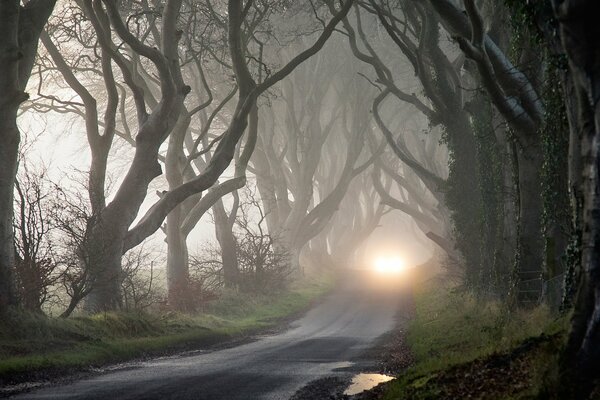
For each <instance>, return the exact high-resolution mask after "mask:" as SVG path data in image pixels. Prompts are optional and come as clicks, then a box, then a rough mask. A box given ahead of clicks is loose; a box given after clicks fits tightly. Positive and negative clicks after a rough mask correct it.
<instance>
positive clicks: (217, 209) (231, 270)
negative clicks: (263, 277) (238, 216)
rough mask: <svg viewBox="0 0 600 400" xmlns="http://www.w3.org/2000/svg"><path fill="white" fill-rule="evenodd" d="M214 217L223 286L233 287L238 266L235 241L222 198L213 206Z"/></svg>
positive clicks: (236, 279)
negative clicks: (221, 265) (221, 264)
mask: <svg viewBox="0 0 600 400" xmlns="http://www.w3.org/2000/svg"><path fill="white" fill-rule="evenodd" d="M213 214H214V218H215V233H216V236H217V241H218V242H219V246H220V247H221V261H222V262H223V281H224V283H225V287H228V288H235V287H237V286H238V284H239V268H238V259H237V242H236V240H235V236H234V235H233V232H232V227H233V225H232V224H231V223H230V222H231V221H230V217H229V216H228V215H227V212H226V211H225V206H224V205H223V200H219V201H217V202H216V203H215V205H214V206H213Z"/></svg>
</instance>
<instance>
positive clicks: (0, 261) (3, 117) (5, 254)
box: [0, 0, 55, 312]
mask: <svg viewBox="0 0 600 400" xmlns="http://www.w3.org/2000/svg"><path fill="white" fill-rule="evenodd" d="M54 4H55V0H31V1H29V2H27V3H26V4H25V5H21V2H20V0H7V1H3V2H2V3H0V34H1V37H2V41H1V42H2V43H0V312H3V311H5V310H6V309H7V307H8V306H10V305H14V304H15V303H16V297H15V291H14V276H13V269H14V263H15V247H14V236H13V207H14V206H13V202H14V185H15V177H16V174H17V164H18V155H19V142H20V133H19V128H18V126H17V113H18V110H19V106H20V105H21V103H22V102H23V101H25V100H27V97H28V96H27V93H25V87H26V85H27V82H28V81H29V77H30V75H31V69H32V67H33V61H34V58H35V56H36V53H37V47H38V41H39V36H40V33H41V31H42V29H43V27H44V25H45V24H46V21H47V20H48V18H49V17H50V14H51V13H52V9H53V8H54Z"/></svg>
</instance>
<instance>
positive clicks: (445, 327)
mask: <svg viewBox="0 0 600 400" xmlns="http://www.w3.org/2000/svg"><path fill="white" fill-rule="evenodd" d="M433 282H435V281H433ZM415 306H416V311H415V317H414V319H413V321H412V322H411V323H410V325H409V327H408V330H407V337H406V340H407V343H408V345H409V347H410V349H411V351H412V352H413V356H414V359H415V363H414V365H413V366H412V367H411V368H409V369H408V370H407V371H406V372H405V373H403V374H402V376H401V377H399V378H398V379H396V380H394V381H392V382H390V384H389V385H388V386H387V388H386V390H385V394H384V396H383V398H384V399H457V398H473V399H522V398H532V397H535V396H537V394H538V392H539V390H540V389H541V388H542V387H543V386H544V383H545V382H547V381H548V380H549V379H553V376H552V375H553V374H555V373H556V371H554V370H553V369H552V367H549V366H552V365H556V364H557V356H558V354H559V349H560V348H561V346H562V344H563V340H564V336H565V331H566V318H565V317H560V318H557V317H556V316H555V315H554V314H553V313H551V312H550V310H548V308H546V307H543V306H540V307H537V308H535V309H531V310H527V311H512V312H511V311H509V310H508V309H506V308H505V307H504V306H502V305H501V304H499V303H496V302H485V303H483V304H482V301H480V300H479V301H478V300H476V299H475V298H474V297H473V296H472V295H470V294H468V293H465V292H461V291H458V290H456V289H452V288H450V287H447V286H444V285H443V284H441V283H440V282H439V281H438V282H437V283H431V282H430V283H428V284H426V285H424V286H423V287H422V288H420V289H418V290H416V291H415Z"/></svg>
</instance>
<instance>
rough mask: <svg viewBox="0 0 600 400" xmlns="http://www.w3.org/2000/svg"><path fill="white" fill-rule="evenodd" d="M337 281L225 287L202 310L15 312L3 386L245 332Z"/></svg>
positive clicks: (1, 365) (1, 357)
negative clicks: (258, 288)
mask: <svg viewBox="0 0 600 400" xmlns="http://www.w3.org/2000/svg"><path fill="white" fill-rule="evenodd" d="M333 284H334V278H333V276H332V275H327V276H325V277H323V276H320V277H319V278H318V279H316V278H305V279H304V280H302V281H299V282H295V283H294V284H292V285H291V286H290V287H289V288H288V289H285V290H281V291H278V292H275V293H270V294H268V295H267V294H257V293H244V292H239V291H232V290H224V291H223V292H222V293H221V294H220V296H219V297H218V298H217V299H215V300H213V301H211V302H209V303H207V304H206V305H205V308H204V311H202V312H197V313H190V314H185V313H180V312H173V311H163V312H158V311H155V312H144V311H133V312H117V311H115V312H105V313H98V314H94V315H87V316H74V317H70V318H49V317H46V316H44V315H42V314H37V313H25V312H14V313H12V314H11V315H10V316H9V317H8V319H7V320H6V321H5V322H6V323H3V324H2V325H0V386H4V385H7V384H10V383H17V382H21V381H25V380H30V379H36V378H44V377H45V376H46V375H47V374H58V373H64V372H79V371H85V370H89V369H90V368H92V367H99V366H102V365H104V364H108V363H115V362H120V361H126V360H131V359H136V358H143V357H147V356H156V355H161V354H168V353H170V352H175V351H183V350H188V349H198V348H199V347H203V346H209V345H214V344H218V343H223V342H225V341H229V340H233V339H242V338H244V337H247V336H248V335H251V334H253V333H256V332H259V331H263V330H265V329H268V328H272V327H274V326H276V325H277V324H278V323H281V322H283V321H284V320H285V319H286V318H289V317H293V316H295V315H297V314H298V313H299V312H302V311H304V310H306V309H307V308H308V307H310V305H311V304H312V303H314V302H315V301H317V300H318V299H319V298H320V297H321V296H323V295H324V294H325V293H327V292H328V291H329V290H330V289H331V288H332V287H333Z"/></svg>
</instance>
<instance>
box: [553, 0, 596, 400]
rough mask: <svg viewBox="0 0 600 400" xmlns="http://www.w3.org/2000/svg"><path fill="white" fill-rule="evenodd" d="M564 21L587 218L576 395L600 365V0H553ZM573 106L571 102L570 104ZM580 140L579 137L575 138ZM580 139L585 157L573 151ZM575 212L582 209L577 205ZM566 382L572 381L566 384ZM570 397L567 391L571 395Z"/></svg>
mask: <svg viewBox="0 0 600 400" xmlns="http://www.w3.org/2000/svg"><path fill="white" fill-rule="evenodd" d="M553 3H554V6H555V11H556V14H557V17H558V20H559V22H560V33H561V39H562V44H563V48H564V50H565V52H566V54H567V56H568V58H569V67H570V68H569V69H570V72H571V75H572V78H573V82H574V84H575V89H576V93H577V100H578V111H579V112H578V119H577V123H576V124H574V123H573V122H574V121H570V122H571V128H572V129H571V131H572V132H573V131H574V130H576V131H578V132H579V133H580V135H579V138H580V140H581V142H580V143H574V141H573V140H571V146H572V148H571V156H572V159H571V163H570V167H572V168H573V167H577V163H576V162H574V161H577V162H580V163H581V165H580V167H581V169H580V170H579V171H571V172H572V173H571V178H572V179H573V176H574V174H577V175H578V177H577V176H576V177H575V179H577V181H579V177H580V178H581V191H578V192H579V193H581V194H582V200H583V204H582V206H583V207H582V215H581V216H579V215H577V214H576V215H575V218H576V219H578V218H581V221H582V237H581V239H582V244H581V245H582V257H581V268H580V269H579V270H578V271H577V272H578V273H577V274H576V276H577V278H578V279H577V281H578V291H577V296H576V299H575V310H574V313H573V317H572V321H571V332H570V334H569V339H568V342H567V347H566V351H565V360H564V361H565V362H564V365H563V373H564V376H567V377H569V378H574V379H572V381H571V382H570V383H573V385H572V388H573V390H574V391H575V393H574V394H570V395H572V396H573V397H576V398H586V396H587V395H588V394H589V392H590V390H591V389H592V385H593V384H594V379H595V378H597V376H598V369H599V368H600V175H599V174H600V47H598V43H597V40H598V38H599V37H600V25H599V24H598V20H597V18H598V15H599V14H600V3H599V2H598V1H595V0H582V1H569V0H565V1H562V2H558V1H553ZM567 106H568V104H567ZM575 142H577V140H575ZM574 144H580V149H581V153H580V154H581V158H580V159H579V157H575V159H573V156H574V154H573V153H572V151H573V150H574V149H575V148H576V147H577V146H573V145H574ZM572 183H573V182H571V184H572ZM574 211H575V213H577V212H578V209H577V207H575V210H574ZM561 386H563V387H565V386H569V385H561ZM565 398H566V397H565Z"/></svg>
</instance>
